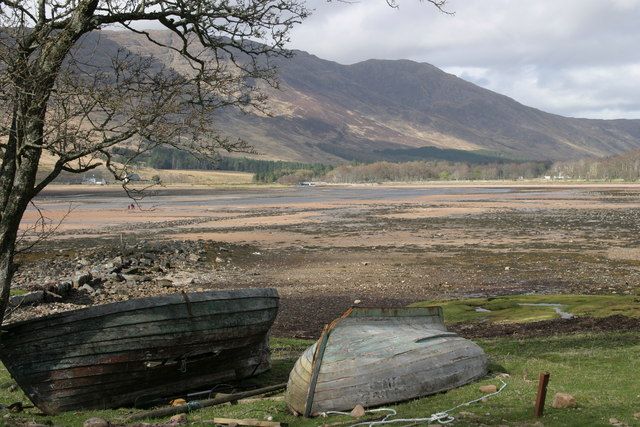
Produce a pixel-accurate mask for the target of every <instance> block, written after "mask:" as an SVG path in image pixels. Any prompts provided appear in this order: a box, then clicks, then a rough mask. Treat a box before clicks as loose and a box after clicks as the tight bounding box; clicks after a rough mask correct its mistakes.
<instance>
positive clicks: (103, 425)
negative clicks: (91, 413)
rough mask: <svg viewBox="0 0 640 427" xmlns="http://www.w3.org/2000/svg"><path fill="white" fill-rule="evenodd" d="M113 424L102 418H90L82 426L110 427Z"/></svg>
mask: <svg viewBox="0 0 640 427" xmlns="http://www.w3.org/2000/svg"><path fill="white" fill-rule="evenodd" d="M110 425H111V423H110V422H109V421H107V420H103V419H102V418H97V417H96V418H89V419H88V420H86V421H85V422H84V424H82V426H83V427H109V426H110Z"/></svg>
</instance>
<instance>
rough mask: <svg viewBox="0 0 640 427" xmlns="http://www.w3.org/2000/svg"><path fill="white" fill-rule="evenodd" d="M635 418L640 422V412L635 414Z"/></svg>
mask: <svg viewBox="0 0 640 427" xmlns="http://www.w3.org/2000/svg"><path fill="white" fill-rule="evenodd" d="M633 418H635V419H636V420H640V412H636V413H635V414H633Z"/></svg>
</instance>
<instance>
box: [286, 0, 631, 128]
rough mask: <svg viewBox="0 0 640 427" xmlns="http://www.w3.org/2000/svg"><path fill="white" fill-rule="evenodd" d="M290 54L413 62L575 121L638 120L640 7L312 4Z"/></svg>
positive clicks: (317, 0)
mask: <svg viewBox="0 0 640 427" xmlns="http://www.w3.org/2000/svg"><path fill="white" fill-rule="evenodd" d="M308 4H309V5H310V6H311V7H312V8H315V9H316V10H315V13H314V15H313V16H311V17H310V18H309V19H308V20H307V21H305V22H304V23H303V24H302V25H300V26H299V27H298V28H297V29H296V30H295V31H294V32H293V34H292V37H291V41H292V43H291V45H290V47H292V48H295V49H302V50H306V51H308V52H310V53H312V54H315V55H317V56H319V57H321V58H324V59H330V60H333V61H337V62H340V63H343V64H352V63H354V62H358V61H362V60H365V59H369V58H378V59H412V60H415V61H419V62H428V63H431V64H434V65H436V66H438V67H440V68H442V69H444V70H445V71H447V72H450V73H452V74H456V75H457V76H459V77H462V78H464V79H466V80H469V81H471V82H473V83H476V84H478V85H480V86H483V87H485V88H488V89H491V90H494V91H496V92H499V93H502V94H505V95H507V96H510V97H512V98H514V99H516V100H517V101H519V102H522V103H523V104H526V105H530V106H532V107H536V108H540V109H542V110H545V111H549V112H553V113H557V114H562V115H565V116H574V117H589V118H607V119H610V118H640V0H535V1H524V0H449V3H448V7H447V9H448V10H450V11H452V12H455V15H453V16H448V15H444V14H442V13H439V12H438V11H437V10H436V9H435V8H434V7H433V6H431V5H430V4H428V3H426V2H424V3H420V2H419V1H418V0H400V7H399V9H390V8H389V7H388V6H387V5H386V2H385V1H384V0H360V2H354V3H353V4H344V3H342V4H341V3H336V2H332V3H327V2H326V0H309V2H308Z"/></svg>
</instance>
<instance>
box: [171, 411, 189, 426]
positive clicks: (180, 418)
mask: <svg viewBox="0 0 640 427" xmlns="http://www.w3.org/2000/svg"><path fill="white" fill-rule="evenodd" d="M186 423H187V415H186V414H178V415H174V416H173V417H171V418H169V424H173V425H177V424H186Z"/></svg>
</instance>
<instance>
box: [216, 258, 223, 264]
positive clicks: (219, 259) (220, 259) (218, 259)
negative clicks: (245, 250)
mask: <svg viewBox="0 0 640 427" xmlns="http://www.w3.org/2000/svg"><path fill="white" fill-rule="evenodd" d="M216 262H217V263H221V262H224V260H223V259H222V258H220V257H219V256H217V257H216Z"/></svg>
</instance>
